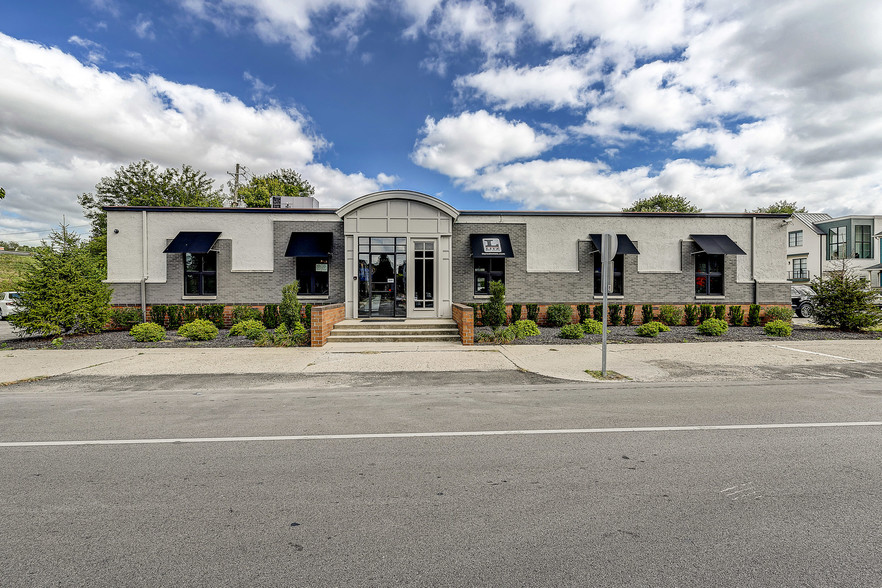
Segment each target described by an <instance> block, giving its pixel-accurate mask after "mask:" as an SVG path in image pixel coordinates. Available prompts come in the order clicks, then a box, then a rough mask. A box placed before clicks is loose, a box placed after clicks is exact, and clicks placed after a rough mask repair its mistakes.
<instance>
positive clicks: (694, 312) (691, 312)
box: [683, 304, 698, 327]
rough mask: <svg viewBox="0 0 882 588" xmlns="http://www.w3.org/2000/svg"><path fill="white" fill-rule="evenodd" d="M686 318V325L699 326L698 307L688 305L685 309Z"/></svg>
mask: <svg viewBox="0 0 882 588" xmlns="http://www.w3.org/2000/svg"><path fill="white" fill-rule="evenodd" d="M683 310H684V314H685V316H686V324H687V325H689V326H690V327H694V326H695V325H697V324H698V307H697V306H696V305H694V304H687V305H686V307H685V308H684V309H683Z"/></svg>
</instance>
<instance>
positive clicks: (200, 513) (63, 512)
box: [0, 375, 882, 586]
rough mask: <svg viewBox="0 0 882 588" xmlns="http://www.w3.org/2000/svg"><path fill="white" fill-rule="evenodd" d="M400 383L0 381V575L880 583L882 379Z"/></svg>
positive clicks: (321, 582) (222, 580)
mask: <svg viewBox="0 0 882 588" xmlns="http://www.w3.org/2000/svg"><path fill="white" fill-rule="evenodd" d="M402 378H403V376H402ZM408 381H409V384H407V385H405V384H404V383H402V384H400V385H398V386H385V385H380V386H374V387H366V388H360V387H350V388H340V387H331V388H329V387H327V386H326V385H323V386H321V387H319V386H318V385H317V386H315V387H313V388H310V387H302V386H301V387H298V388H297V389H292V388H291V387H290V386H286V384H285V382H284V381H281V380H277V379H273V378H270V377H265V378H256V379H251V380H250V381H243V380H239V379H226V378H225V379H216V378H210V377H204V376H202V377H179V378H169V379H165V380H162V379H148V378H142V379H138V378H136V379H131V380H127V379H115V378H114V379H104V380H102V379H94V378H90V379H85V378H73V377H65V378H53V379H51V380H46V381H44V382H33V383H29V384H19V385H15V386H10V387H7V388H6V389H3V390H0V472H2V475H0V496H2V497H3V500H2V501H0V520H2V521H3V525H2V526H0V538H2V540H0V562H2V568H3V571H2V579H0V584H2V585H3V586H55V585H63V586H157V585H175V586H219V585H223V586H401V585H412V586H770V585H778V586H878V585H880V579H882V532H880V530H879V529H880V528H882V509H880V508H879V505H880V504H882V464H880V460H879V459H878V456H879V455H880V453H882V427H880V426H879V425H860V426H854V425H850V426H842V424H844V423H854V422H868V421H874V422H879V421H882V386H880V382H879V380H874V379H851V380H833V381H820V382H818V381H813V382H799V383H794V384H787V383H783V384H781V383H771V384H770V383H768V382H764V383H743V384H726V385H724V386H715V387H708V386H707V385H689V384H687V385H677V386H668V387H665V386H660V385H657V384H656V385H634V386H628V387H623V386H621V385H616V386H608V387H607V386H603V387H598V386H597V385H596V384H595V385H593V386H591V387H583V386H580V385H571V384H566V385H557V384H525V385H511V386H505V387H498V388H495V389H494V388H491V387H488V386H486V385H485V386H476V385H474V384H466V383H465V382H463V383H460V384H454V385H447V386H444V385H439V384H438V383H437V382H433V385H431V386H428V387H423V386H420V384H421V382H420V381H418V380H416V379H415V378H414V376H413V375H411V376H410V377H409V380H408ZM795 423H800V424H802V425H803V426H801V427H799V428H791V427H783V426H776V425H789V424H795ZM813 423H814V424H815V425H812V424H813ZM831 424H838V425H837V426H831ZM695 425H697V426H699V428H686V427H687V426H695ZM705 425H707V426H714V425H731V426H734V427H735V428H730V429H712V428H708V427H702V426H705ZM755 425H772V426H771V427H769V428H751V427H753V426H755ZM821 425H823V426H821ZM645 427H653V428H654V429H652V430H646V429H640V428H645ZM611 428H617V430H615V431H611V430H610V429H611ZM564 429H570V431H565V430H564ZM572 429H580V430H579V431H573V430H572ZM536 431H544V432H541V433H536ZM487 432H493V433H494V434H477V433H487ZM388 433H400V434H402V436H399V437H380V436H378V435H383V434H388ZM414 433H418V434H424V435H425V436H413V435H408V434H414ZM449 433H456V434H455V435H451V434H449ZM345 435H349V437H341V436H345ZM243 436H249V437H259V438H260V439H254V440H242V439H241V437H243ZM269 436H287V438H282V439H278V438H277V439H268V438H266V437H269ZM303 436H311V437H309V438H303ZM199 438H206V439H202V440H199ZM207 438H211V439H207ZM236 438H240V439H236ZM212 439H213V440H212ZM108 440H114V441H131V443H129V444H108V443H107V441H108ZM147 440H150V442H147ZM45 441H74V442H77V441H79V442H96V443H95V444H88V445H85V444H79V445H77V444H73V445H44V444H39V443H41V442H45ZM195 441H198V442H195ZM12 442H35V443H38V444H36V445H31V446H10V445H9V444H10V443H12Z"/></svg>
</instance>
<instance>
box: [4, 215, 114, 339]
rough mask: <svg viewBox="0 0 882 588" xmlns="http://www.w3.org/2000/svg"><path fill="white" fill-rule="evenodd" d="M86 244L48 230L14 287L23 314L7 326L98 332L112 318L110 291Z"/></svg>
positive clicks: (56, 331)
mask: <svg viewBox="0 0 882 588" xmlns="http://www.w3.org/2000/svg"><path fill="white" fill-rule="evenodd" d="M103 277H104V275H103V273H102V272H101V270H100V269H99V266H98V264H97V263H96V262H95V258H94V257H93V256H92V254H91V253H90V252H89V249H88V245H87V244H84V243H82V242H81V241H80V238H79V237H78V236H77V235H76V234H74V233H70V232H68V231H67V226H65V225H61V231H60V232H59V231H54V230H53V231H52V233H50V235H49V243H48V244H47V243H46V242H44V243H43V245H42V246H41V247H39V248H38V249H37V252H36V253H35V254H34V263H32V264H31V265H29V266H28V267H27V268H26V269H25V271H24V274H23V276H22V278H21V279H20V280H19V282H18V283H17V284H16V289H17V290H18V292H19V293H20V294H21V301H20V305H21V307H22V310H21V312H18V313H16V314H13V315H11V316H10V317H9V322H11V323H12V325H13V326H14V327H15V328H16V329H19V330H22V331H24V332H26V333H28V334H35V333H36V334H41V335H59V334H62V333H70V332H74V333H78V332H82V333H97V332H98V331H100V330H101V329H102V328H103V327H104V325H105V324H106V323H107V321H108V320H109V319H110V295H111V290H110V288H108V287H107V285H106V284H104V283H103V282H102V281H101V280H102V279H103Z"/></svg>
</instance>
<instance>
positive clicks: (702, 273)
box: [693, 251, 726, 296]
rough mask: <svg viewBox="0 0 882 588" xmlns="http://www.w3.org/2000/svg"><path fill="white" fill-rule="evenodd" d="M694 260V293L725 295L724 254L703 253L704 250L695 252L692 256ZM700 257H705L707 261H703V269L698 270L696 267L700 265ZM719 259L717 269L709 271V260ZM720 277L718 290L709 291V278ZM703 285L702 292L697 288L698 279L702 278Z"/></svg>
mask: <svg viewBox="0 0 882 588" xmlns="http://www.w3.org/2000/svg"><path fill="white" fill-rule="evenodd" d="M693 257H694V261H695V295H696V296H725V294H726V256H725V255H724V254H722V253H705V252H704V251H702V252H700V253H696V254H695V255H694V256H693ZM702 257H704V258H706V259H707V261H706V262H705V263H704V267H705V268H706V270H705V271H698V268H699V267H700V266H701V260H702ZM712 259H714V260H718V261H719V268H720V270H719V271H713V272H712V271H710V268H711V260H712ZM716 277H719V278H720V291H719V292H712V291H711V281H712V280H711V278H716ZM702 279H703V282H704V285H703V286H702V287H703V288H704V291H703V292H700V291H699V290H698V289H699V280H702Z"/></svg>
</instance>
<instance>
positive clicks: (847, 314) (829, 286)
mask: <svg viewBox="0 0 882 588" xmlns="http://www.w3.org/2000/svg"><path fill="white" fill-rule="evenodd" d="M837 263H838V265H837V267H836V269H835V270H833V271H831V272H826V275H825V276H819V277H815V279H813V280H812V282H811V288H812V290H814V291H815V295H814V296H812V303H813V304H814V306H815V309H814V313H813V314H812V320H814V321H815V322H816V323H818V324H819V325H827V326H831V327H837V328H839V329H842V330H843V331H857V330H860V329H867V328H869V327H873V326H875V325H878V324H879V323H880V322H882V310H880V309H879V307H878V306H877V305H876V304H877V301H876V293H875V292H874V291H873V290H871V289H870V283H869V281H868V280H867V279H866V278H859V277H857V275H855V273H854V272H853V271H852V270H851V267H850V266H849V261H848V260H847V259H843V260H840V261H839V262H837Z"/></svg>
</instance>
